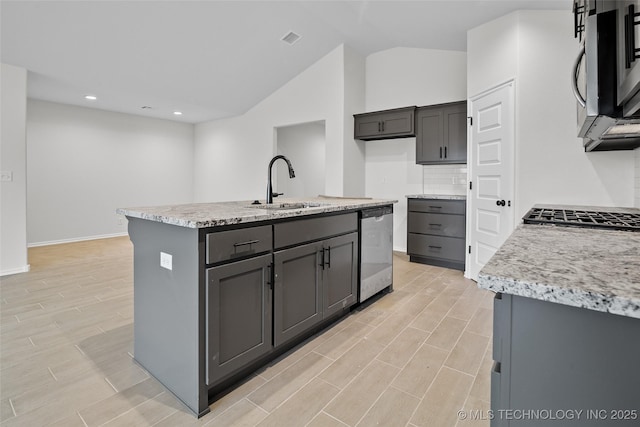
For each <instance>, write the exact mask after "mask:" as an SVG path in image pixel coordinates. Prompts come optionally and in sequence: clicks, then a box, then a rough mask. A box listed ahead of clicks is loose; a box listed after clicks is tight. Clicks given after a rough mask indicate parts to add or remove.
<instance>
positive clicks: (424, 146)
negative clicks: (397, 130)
mask: <svg viewBox="0 0 640 427" xmlns="http://www.w3.org/2000/svg"><path fill="white" fill-rule="evenodd" d="M443 117H444V116H443V111H442V109H441V108H438V107H428V108H420V109H418V112H417V113H416V122H417V123H416V163H418V164H434V163H440V161H441V159H442V155H443V154H444V153H443V151H444V150H443V148H444V147H443V146H442V144H443V142H444V119H443Z"/></svg>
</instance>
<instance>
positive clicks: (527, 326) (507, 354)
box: [478, 210, 640, 427]
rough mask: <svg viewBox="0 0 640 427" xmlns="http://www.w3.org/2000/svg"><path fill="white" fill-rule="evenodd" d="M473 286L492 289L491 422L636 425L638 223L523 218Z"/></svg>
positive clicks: (639, 393)
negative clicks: (623, 227)
mask: <svg viewBox="0 0 640 427" xmlns="http://www.w3.org/2000/svg"><path fill="white" fill-rule="evenodd" d="M636 211H637V210H636ZM478 286H479V287H480V288H483V289H488V290H491V291H494V292H496V297H495V299H494V310H493V353H492V355H493V360H494V363H493V367H492V370H491V409H492V410H493V414H495V417H494V418H493V419H492V420H491V426H492V427H497V426H500V427H504V426H509V427H515V426H533V425H544V426H545V427H551V426H553V427H556V426H557V427H578V426H579V427H590V426H593V427H596V426H602V425H607V426H609V425H611V426H616V427H623V426H637V425H638V423H639V422H640V389H639V388H638V384H640V364H639V363H638V361H639V360H640V232H633V231H615V230H602V229H590V228H571V227H559V226H552V225H535V224H523V225H521V226H519V227H518V228H517V229H516V230H515V231H514V232H513V233H512V235H511V236H510V237H509V239H507V241H506V242H505V243H504V244H503V245H502V247H501V248H500V249H499V250H498V251H497V252H496V254H495V255H494V256H493V257H492V258H491V259H490V260H489V262H488V263H487V264H486V265H485V267H484V268H483V269H482V271H481V272H480V274H479V276H478ZM518 410H520V411H525V412H522V413H527V414H539V413H541V412H540V411H548V412H547V413H553V414H558V413H561V414H567V413H570V414H572V416H573V418H571V419H568V418H564V419H563V418H561V417H556V418H553V419H549V418H546V419H537V418H529V419H527V418H525V417H520V418H517V417H509V416H508V414H509V413H513V411H518ZM509 411H511V412H509ZM536 411H537V412H536ZM579 411H582V412H579ZM505 414H507V415H505ZM594 414H595V415H594Z"/></svg>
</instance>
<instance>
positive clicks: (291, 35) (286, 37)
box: [280, 31, 300, 45]
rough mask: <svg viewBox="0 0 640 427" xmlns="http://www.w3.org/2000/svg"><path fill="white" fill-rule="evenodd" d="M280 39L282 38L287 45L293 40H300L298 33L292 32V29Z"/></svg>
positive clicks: (293, 41) (292, 42)
mask: <svg viewBox="0 0 640 427" xmlns="http://www.w3.org/2000/svg"><path fill="white" fill-rule="evenodd" d="M280 40H282V41H283V42H285V43H286V44H288V45H292V44H294V43H295V42H297V41H298V40H300V36H299V35H298V34H296V33H294V32H293V31H289V32H288V33H287V34H285V35H284V37H282V38H281V39H280Z"/></svg>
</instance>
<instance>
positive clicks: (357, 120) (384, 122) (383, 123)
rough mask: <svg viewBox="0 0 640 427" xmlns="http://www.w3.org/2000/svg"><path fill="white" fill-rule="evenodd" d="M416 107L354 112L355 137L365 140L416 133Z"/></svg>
mask: <svg viewBox="0 0 640 427" xmlns="http://www.w3.org/2000/svg"><path fill="white" fill-rule="evenodd" d="M415 111H416V107H415V106H412V107H404V108H395V109H392V110H384V111H376V112H372V113H363V114H354V116H353V119H354V136H353V137H354V138H355V139H360V140H364V141H368V140H376V139H392V138H408V137H412V136H414V135H415V127H414V123H415V120H414V118H415V117H414V116H415Z"/></svg>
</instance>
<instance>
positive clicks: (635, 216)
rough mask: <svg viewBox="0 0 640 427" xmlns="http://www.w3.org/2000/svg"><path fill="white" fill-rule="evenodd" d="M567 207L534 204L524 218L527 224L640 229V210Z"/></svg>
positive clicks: (627, 229) (626, 229) (625, 229)
mask: <svg viewBox="0 0 640 427" xmlns="http://www.w3.org/2000/svg"><path fill="white" fill-rule="evenodd" d="M601 209H602V210H592V209H589V208H585V209H579V208H576V209H567V208H560V207H558V208H556V207H538V206H534V207H533V208H531V210H530V211H529V212H527V214H526V215H525V216H524V217H523V218H522V219H523V221H524V223H525V224H551V225H558V226H563V227H583V228H602V229H609V230H624V231H640V210H638V212H637V213H636V212H625V211H633V210H636V209H611V210H610V211H607V210H606V209H607V208H601Z"/></svg>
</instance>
